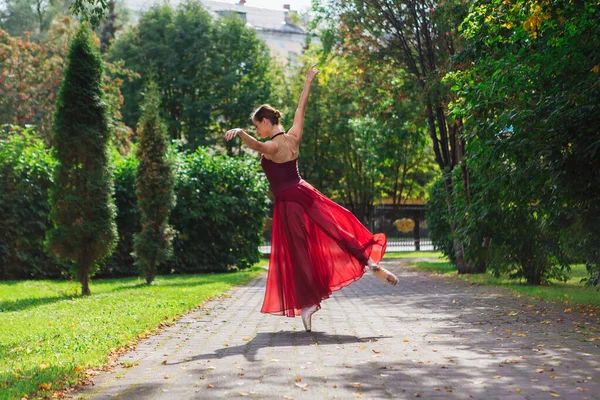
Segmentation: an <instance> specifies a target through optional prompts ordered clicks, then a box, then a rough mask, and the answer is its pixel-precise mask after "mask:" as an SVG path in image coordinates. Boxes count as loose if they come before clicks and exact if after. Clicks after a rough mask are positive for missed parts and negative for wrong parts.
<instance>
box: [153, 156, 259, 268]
mask: <svg viewBox="0 0 600 400" xmlns="http://www.w3.org/2000/svg"><path fill="white" fill-rule="evenodd" d="M176 169H177V176H178V179H177V186H176V191H175V192H176V193H177V205H176V206H175V209H174V210H173V212H172V214H171V224H172V225H173V226H174V228H175V230H176V231H177V235H176V237H175V240H174V243H173V245H174V251H175V257H174V259H173V261H172V264H171V265H170V268H171V269H172V270H173V271H175V272H180V273H190V272H204V271H227V270H230V269H232V267H237V268H240V269H241V268H247V267H249V266H251V265H252V264H253V263H255V262H257V261H258V259H259V252H258V246H259V245H260V242H261V232H262V227H263V222H264V218H265V216H266V211H267V201H268V199H267V193H266V192H267V182H266V179H265V178H264V176H262V175H259V174H257V173H256V169H257V165H256V161H255V160H250V159H247V158H231V157H226V156H220V155H214V154H211V152H210V151H209V150H206V149H202V148H200V149H198V150H197V151H196V152H195V153H192V154H188V155H181V156H180V159H179V162H178V163H177V168H176ZM163 272H167V271H163Z"/></svg>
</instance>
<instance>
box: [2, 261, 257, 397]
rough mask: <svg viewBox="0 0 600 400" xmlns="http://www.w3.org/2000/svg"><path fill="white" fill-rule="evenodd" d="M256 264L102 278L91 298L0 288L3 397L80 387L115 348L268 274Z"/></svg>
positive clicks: (67, 288)
mask: <svg viewBox="0 0 600 400" xmlns="http://www.w3.org/2000/svg"><path fill="white" fill-rule="evenodd" d="M259 265H265V261H264V260H263V261H261V262H260V263H258V264H257V266H255V267H253V268H250V269H248V270H245V271H241V272H237V273H229V274H206V275H174V276H158V277H157V278H156V281H155V283H154V284H152V285H150V286H148V285H146V284H145V282H144V280H143V279H142V278H122V279H103V280H100V279H98V280H93V281H92V283H91V285H90V288H91V291H92V295H91V296H87V297H81V296H80V295H78V294H79V293H80V290H81V289H80V285H79V284H77V283H74V282H66V281H47V280H46V281H13V282H0V311H1V312H0V399H14V398H16V399H20V398H21V397H22V396H24V395H29V396H31V395H32V394H34V395H36V396H44V395H47V394H48V393H49V391H48V390H46V389H39V388H40V386H43V385H51V390H50V391H53V390H58V389H60V388H61V387H65V386H67V385H72V384H75V383H77V382H78V381H79V380H80V379H81V378H83V377H84V373H83V371H84V370H85V369H88V368H94V367H99V366H101V365H103V364H106V363H107V362H108V361H109V355H110V353H111V352H113V351H115V350H116V349H118V348H120V347H123V346H128V345H130V344H132V343H134V342H135V341H136V340H137V339H139V338H140V337H144V336H145V335H147V334H150V333H152V332H153V331H154V330H156V328H158V327H159V326H160V325H161V324H163V323H169V322H171V321H173V319H174V318H176V317H177V316H180V315H181V314H183V313H185V312H187V311H189V310H192V309H194V308H195V307H197V306H198V305H201V304H202V302H203V301H206V300H207V299H210V298H213V297H216V296H219V295H221V294H223V293H224V292H226V291H228V290H229V289H231V288H232V287H233V286H235V285H241V284H245V283H248V282H249V281H250V280H252V279H253V278H255V277H257V276H258V275H259V274H260V273H261V272H264V269H262V268H259V267H258V266H259ZM47 387H48V386H47Z"/></svg>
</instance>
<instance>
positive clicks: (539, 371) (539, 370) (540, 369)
mask: <svg viewBox="0 0 600 400" xmlns="http://www.w3.org/2000/svg"><path fill="white" fill-rule="evenodd" d="M544 371H545V370H544V368H538V369H536V370H535V372H537V373H538V374H541V373H542V372H544Z"/></svg>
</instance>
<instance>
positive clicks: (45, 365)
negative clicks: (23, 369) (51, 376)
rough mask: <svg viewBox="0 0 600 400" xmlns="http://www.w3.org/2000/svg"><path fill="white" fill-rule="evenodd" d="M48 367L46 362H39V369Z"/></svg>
mask: <svg viewBox="0 0 600 400" xmlns="http://www.w3.org/2000/svg"><path fill="white" fill-rule="evenodd" d="M46 368H48V364H40V369H46Z"/></svg>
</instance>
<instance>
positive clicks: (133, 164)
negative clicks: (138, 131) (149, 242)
mask: <svg viewBox="0 0 600 400" xmlns="http://www.w3.org/2000/svg"><path fill="white" fill-rule="evenodd" d="M113 165H114V185H115V205H116V206H117V232H118V233H119V241H118V243H117V247H116V248H115V250H114V252H113V254H112V256H111V257H109V258H108V259H107V261H106V263H105V265H103V266H102V268H101V269H100V271H99V272H98V275H100V276H132V275H137V273H138V271H137V268H136V267H135V266H134V264H133V256H132V255H131V252H132V251H133V237H134V235H135V233H136V232H138V231H139V229H140V221H139V218H140V213H139V210H138V206H137V198H136V196H135V189H136V187H135V171H136V168H137V165H138V160H137V158H135V152H134V151H131V152H130V153H129V155H127V156H126V157H123V156H121V155H120V154H119V153H118V152H117V151H116V150H114V151H113Z"/></svg>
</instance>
